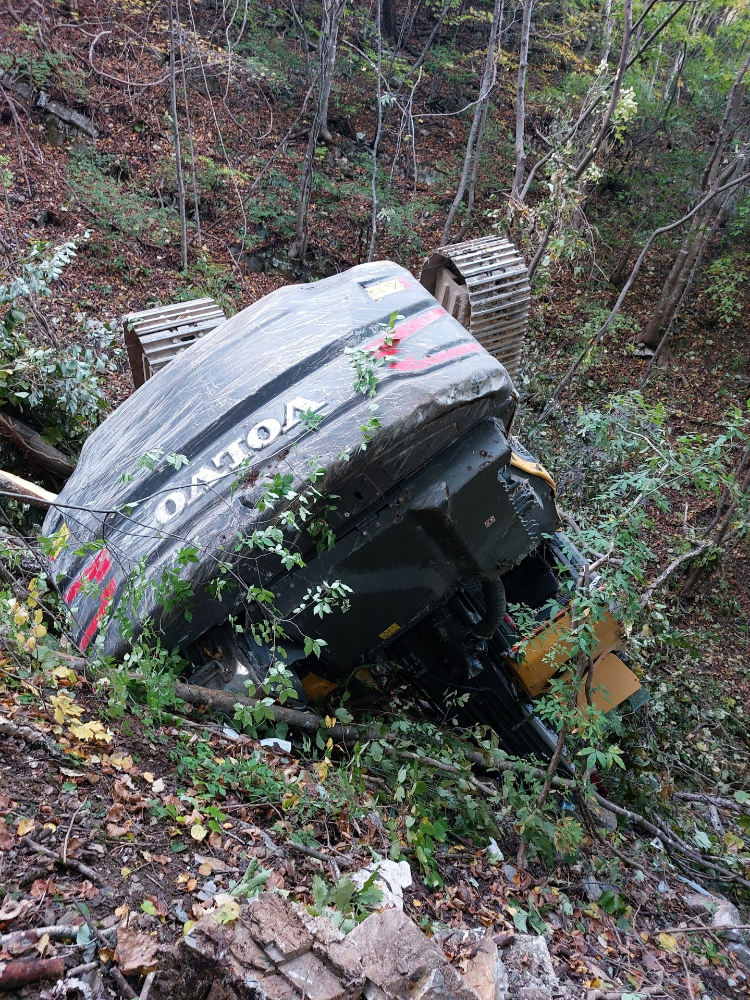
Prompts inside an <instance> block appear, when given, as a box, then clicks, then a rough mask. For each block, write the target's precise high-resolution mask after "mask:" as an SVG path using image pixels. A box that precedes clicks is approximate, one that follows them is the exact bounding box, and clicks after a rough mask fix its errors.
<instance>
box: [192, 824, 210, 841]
mask: <svg viewBox="0 0 750 1000" xmlns="http://www.w3.org/2000/svg"><path fill="white" fill-rule="evenodd" d="M207 833H208V830H207V829H206V828H205V826H203V824H202V823H194V824H193V826H191V827H190V836H191V837H192V838H193V840H197V841H198V842H199V843H200V841H201V840H204V839H205V837H206V834H207Z"/></svg>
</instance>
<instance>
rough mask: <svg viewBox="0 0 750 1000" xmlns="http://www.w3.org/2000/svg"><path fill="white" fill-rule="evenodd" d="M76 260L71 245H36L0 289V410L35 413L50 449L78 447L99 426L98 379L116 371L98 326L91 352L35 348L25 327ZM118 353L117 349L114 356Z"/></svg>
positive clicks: (107, 337) (108, 340)
mask: <svg viewBox="0 0 750 1000" xmlns="http://www.w3.org/2000/svg"><path fill="white" fill-rule="evenodd" d="M75 256H76V244H75V243H74V242H67V243H63V244H61V245H60V246H58V247H54V248H52V247H50V244H49V243H44V242H35V243H32V244H31V247H30V249H29V250H28V252H27V253H26V254H25V255H24V257H22V258H21V260H20V261H19V268H18V274H17V276H16V277H15V278H12V279H11V280H10V281H9V282H7V283H5V284H0V309H2V310H4V315H3V317H2V320H1V321H0V364H1V365H2V368H0V405H9V406H11V407H13V408H14V409H15V410H18V411H19V412H21V413H24V412H25V411H27V410H29V411H32V412H33V415H34V420H35V422H36V423H37V424H39V425H41V426H42V428H43V429H44V434H45V437H46V438H47V439H48V440H49V441H50V442H51V443H58V442H60V441H63V440H64V441H65V442H66V443H67V444H68V445H72V446H74V447H75V446H76V445H80V444H81V443H82V442H83V439H84V438H85V437H86V436H87V435H88V434H90V433H91V431H92V430H93V429H94V428H95V427H96V425H97V424H98V423H99V421H100V419H101V417H102V416H103V415H104V412H105V409H106V401H105V396H104V391H103V387H102V383H101V376H102V375H104V374H106V373H107V372H110V371H114V370H115V365H114V364H113V362H112V360H111V356H112V355H110V354H108V353H105V351H104V349H105V348H107V349H109V348H111V347H112V342H113V335H112V333H111V331H110V330H109V328H108V327H105V326H102V327H101V329H100V331H99V332H98V333H96V334H94V335H93V338H92V339H93V341H94V344H93V346H92V347H90V348H84V347H81V345H80V344H70V345H65V346H64V347H39V346H37V345H36V344H34V343H33V342H32V341H31V340H30V338H29V337H28V335H27V333H26V332H25V331H26V327H27V324H28V320H29V317H30V315H31V311H32V308H33V304H34V300H35V298H36V297H40V298H45V297H49V296H50V295H51V294H52V290H51V288H50V285H51V284H52V283H53V282H55V281H56V280H57V279H58V278H59V277H60V275H61V274H62V271H63V269H64V268H65V267H66V266H68V265H69V264H71V262H72V261H73V260H74V259H75ZM120 353H122V352H121V351H120V350H119V348H115V350H114V352H113V355H114V356H116V355H118V354H120Z"/></svg>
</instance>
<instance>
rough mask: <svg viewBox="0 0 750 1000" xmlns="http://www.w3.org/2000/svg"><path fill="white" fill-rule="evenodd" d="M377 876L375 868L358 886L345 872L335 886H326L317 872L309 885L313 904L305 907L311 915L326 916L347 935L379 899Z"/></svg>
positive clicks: (381, 895) (368, 913) (380, 897)
mask: <svg viewBox="0 0 750 1000" xmlns="http://www.w3.org/2000/svg"><path fill="white" fill-rule="evenodd" d="M377 877H378V872H377V869H376V870H375V871H374V872H373V873H372V874H371V875H370V876H369V877H368V879H367V880H366V881H365V883H364V884H363V886H362V888H361V889H360V888H359V887H358V886H357V885H356V883H354V882H353V881H352V880H351V879H350V878H349V877H348V876H346V875H344V877H343V878H340V879H339V880H338V882H336V884H335V885H328V884H327V883H326V882H325V881H324V879H322V878H321V877H320V875H316V876H315V877H314V879H313V884H312V895H313V904H312V906H308V907H307V910H308V912H309V913H310V914H311V915H312V916H315V917H317V916H326V917H328V918H329V919H330V920H332V921H333V923H334V924H335V925H336V927H338V928H339V930H340V931H341V932H342V933H343V934H348V933H349V931H351V930H354V928H355V927H356V926H357V924H358V923H361V922H362V921H363V920H364V919H365V918H366V917H369V915H370V913H371V912H372V910H374V909H376V908H377V906H378V904H379V903H380V901H381V900H382V898H383V893H382V890H381V889H379V888H378V886H376V885H375V880H376V878H377Z"/></svg>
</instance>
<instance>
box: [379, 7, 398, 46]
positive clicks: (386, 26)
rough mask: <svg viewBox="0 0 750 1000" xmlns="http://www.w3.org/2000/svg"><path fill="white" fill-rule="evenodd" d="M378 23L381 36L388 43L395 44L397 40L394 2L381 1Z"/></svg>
mask: <svg viewBox="0 0 750 1000" xmlns="http://www.w3.org/2000/svg"><path fill="white" fill-rule="evenodd" d="M378 21H379V22H380V31H381V34H383V35H385V37H386V38H387V39H388V41H389V42H395V41H396V40H397V38H398V26H397V24H396V0H382V4H381V5H380V16H379V18H378Z"/></svg>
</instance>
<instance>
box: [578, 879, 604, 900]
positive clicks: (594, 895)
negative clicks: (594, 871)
mask: <svg viewBox="0 0 750 1000" xmlns="http://www.w3.org/2000/svg"><path fill="white" fill-rule="evenodd" d="M582 885H583V891H584V892H585V893H586V898H587V899H588V901H589V902H590V903H596V902H597V900H599V899H601V895H602V892H603V891H604V890H603V889H602V887H601V886H600V885H599V883H598V882H597V881H596V879H595V878H594V876H593V875H587V876H586V878H585V879H584V880H583V882H582Z"/></svg>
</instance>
